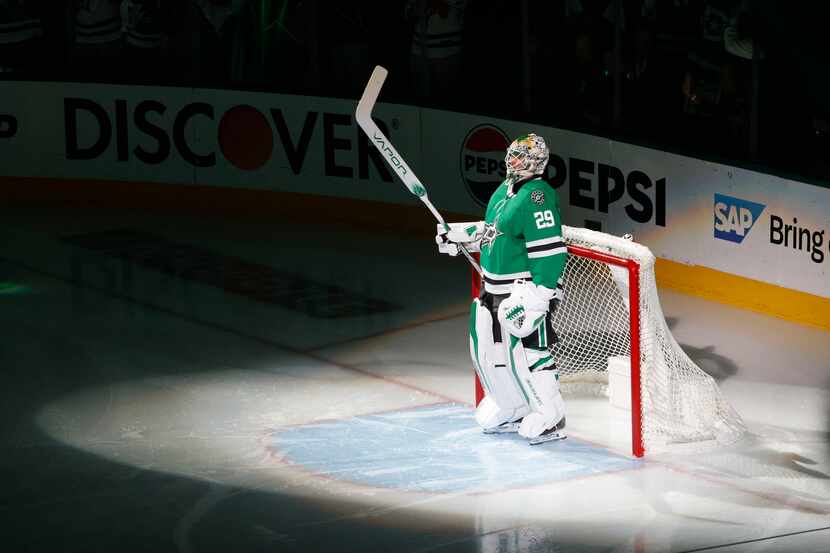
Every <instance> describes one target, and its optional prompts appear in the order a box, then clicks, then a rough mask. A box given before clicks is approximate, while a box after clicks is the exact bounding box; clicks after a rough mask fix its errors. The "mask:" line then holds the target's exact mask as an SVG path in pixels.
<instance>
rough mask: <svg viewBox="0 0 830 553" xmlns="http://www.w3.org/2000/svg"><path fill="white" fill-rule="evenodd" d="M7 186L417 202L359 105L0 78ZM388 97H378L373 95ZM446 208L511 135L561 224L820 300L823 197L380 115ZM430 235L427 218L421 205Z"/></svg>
mask: <svg viewBox="0 0 830 553" xmlns="http://www.w3.org/2000/svg"><path fill="white" fill-rule="evenodd" d="M0 90H1V91H2V97H3V99H4V102H3V105H2V106H0V161H1V162H2V169H0V171H2V173H3V174H4V175H7V176H35V177H52V178H58V179H96V180H114V181H134V182H159V183H167V184H171V185H187V184H199V185H209V186H219V187H233V188H249V189H260V190H263V189H264V190H279V191H291V192H300V193H307V194H314V195H324V196H334V197H348V198H357V199H364V200H369V201H381V202H388V203H398V204H409V205H417V204H418V203H419V202H418V199H417V198H415V197H414V196H412V195H411V194H410V193H409V192H408V191H407V190H406V189H405V188H404V186H403V185H402V184H401V183H400V182H399V181H398V180H397V179H396V177H395V176H394V175H393V173H392V172H391V170H390V169H389V167H388V166H387V165H386V164H385V162H384V160H383V158H382V157H381V155H380V153H379V152H378V151H377V150H376V149H375V148H374V147H373V145H372V144H371V143H370V142H369V141H368V140H367V138H366V137H365V136H364V135H363V133H362V132H361V131H360V130H359V128H358V127H357V125H356V123H355V121H354V110H355V107H356V104H357V99H355V100H354V101H349V100H335V99H328V98H316V97H300V96H289V95H280V94H266V93H253V92H239V91H222V90H208V89H185V88H160V87H140V86H113V85H95V86H92V85H75V84H59V83H16V82H4V83H0ZM381 99H382V94H381ZM374 115H375V119H376V121H377V122H378V125H379V127H380V128H381V130H382V131H383V132H384V133H385V134H386V135H387V136H388V137H389V139H390V141H391V142H392V144H393V145H394V147H395V148H396V149H397V150H398V152H400V154H401V155H402V156H403V157H404V158H405V160H406V162H407V163H408V164H409V166H410V167H411V168H412V169H413V170H414V171H415V173H416V174H417V175H418V176H419V177H420V179H421V181H422V182H423V184H424V185H425V187H426V189H427V191H428V194H429V198H430V200H431V201H432V202H433V203H434V204H435V206H436V207H437V208H438V209H439V210H441V211H444V212H447V213H455V214H462V216H464V217H467V216H469V218H470V219H475V218H478V217H481V215H482V214H483V211H484V205H485V204H486V201H487V198H489V196H490V194H491V193H492V191H493V189H494V188H495V187H496V186H498V185H499V183H500V182H501V180H502V179H503V177H504V151H505V148H506V147H507V145H508V144H509V142H510V141H511V140H512V138H514V137H515V136H518V135H519V134H524V133H527V132H536V133H537V134H540V135H542V136H544V137H545V139H546V140H547V142H548V144H549V146H550V149H551V156H550V163H549V166H548V169H547V173H546V175H545V177H546V179H547V180H548V181H549V182H550V184H551V185H552V186H553V187H554V188H556V190H557V191H558V193H559V195H560V198H561V205H562V217H563V221H564V222H565V223H566V224H569V225H572V226H587V227H590V228H594V229H599V230H603V231H605V232H610V233H613V234H625V233H631V234H633V235H634V236H635V239H636V240H638V241H639V242H642V243H643V244H645V245H647V246H649V247H650V248H651V249H652V251H654V253H655V254H656V255H657V256H658V257H661V258H664V259H670V260H673V261H678V262H681V263H686V264H691V265H700V266H703V267H708V268H712V269H716V270H720V271H723V272H727V273H731V274H735V275H738V276H743V277H747V278H751V279H755V280H759V281H763V282H768V283H771V284H776V285H780V286H783V287H785V288H791V289H794V290H799V291H803V292H808V293H811V294H814V295H818V296H822V297H825V298H830V269H829V268H830V237H828V234H829V233H830V189H826V188H821V187H817V186H814V185H810V184H805V183H801V182H797V181H792V180H787V179H782V178H778V177H773V176H769V175H765V174H762V173H757V172H753V171H748V170H744V169H737V168H734V167H730V166H726V165H721V164H716V163H710V162H706V161H701V160H697V159H693V158H688V157H683V156H679V155H674V154H669V153H666V152H661V151H658V150H652V149H648V148H643V147H639V146H633V145H630V144H625V143H621V142H615V141H612V140H608V139H604V138H599V137H595V136H591V135H587V134H580V133H575V132H570V131H564V130H561V129H554V128H549V127H544V126H539V125H534V124H532V123H523V122H515V121H506V120H497V119H490V118H485V117H480V116H471V115H465V114H458V113H452V112H444V111H437V110H429V109H420V108H414V107H411V106H400V105H391V104H378V106H377V107H376V109H375V112H374ZM424 218H425V225H426V226H429V225H430V224H431V215H430V214H429V212H428V211H427V210H426V209H425V210H424Z"/></svg>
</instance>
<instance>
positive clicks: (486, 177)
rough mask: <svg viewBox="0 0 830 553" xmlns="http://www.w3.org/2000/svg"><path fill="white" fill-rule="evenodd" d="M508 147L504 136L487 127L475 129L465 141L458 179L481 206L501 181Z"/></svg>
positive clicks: (491, 127) (485, 203) (498, 130)
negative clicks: (461, 180)
mask: <svg viewBox="0 0 830 553" xmlns="http://www.w3.org/2000/svg"><path fill="white" fill-rule="evenodd" d="M509 145H510V140H509V139H508V138H507V134H506V133H505V132H504V131H503V130H501V129H500V128H498V127H496V126H495V125H490V124H483V125H478V126H477V127H474V128H473V129H472V130H471V131H470V132H469V133H467V136H466V137H465V138H464V142H463V143H462V145H461V160H460V166H461V178H462V179H463V181H464V185H465V186H466V187H467V191H468V192H469V193H470V196H472V198H473V199H474V200H475V201H476V202H478V203H479V204H480V205H482V206H486V205H487V202H488V201H489V200H490V196H492V195H493V192H494V191H495V190H496V188H498V186H499V185H500V184H501V183H502V181H503V180H504V177H505V166H504V153H505V151H506V150H507V147H508V146H509Z"/></svg>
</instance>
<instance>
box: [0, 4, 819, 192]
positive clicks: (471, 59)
mask: <svg viewBox="0 0 830 553" xmlns="http://www.w3.org/2000/svg"><path fill="white" fill-rule="evenodd" d="M828 4H830V3H828V2H823V1H822V2H813V1H808V0H789V1H786V2H785V1H783V0H363V1H321V0H0V78H4V79H7V80H40V81H72V82H77V81H80V82H102V83H129V84H148V85H171V86H195V87H215V88H226V89H246V90H258V91H273V92H281V93H291V94H304V95H315V96H329V97H342V98H351V99H357V98H358V97H359V96H360V93H361V91H362V89H363V86H364V84H365V81H366V79H367V77H368V75H369V73H370V72H371V68H372V67H373V66H374V65H375V64H382V65H384V66H386V67H387V68H389V69H390V78H389V80H388V81H387V85H386V87H385V88H384V92H383V97H382V99H381V100H382V101H385V102H396V103H405V104H411V105H419V106H426V107H433V108H440V109H449V110H455V111H461V112H466V113H475V114H483V115H490V116H496V117H504V118H510V119H516V120H522V121H527V122H530V123H533V124H539V125H547V126H555V127H560V128H565V129H573V130H577V131H582V132H588V133H592V134H595V135H600V136H607V137H611V138H616V139H620V140H625V141H629V142H633V143H637V144H642V145H646V146H651V147H655V148H659V149H662V150H668V151H675V152H678V153H683V154H688V155H693V156H697V157H702V158H705V159H712V160H716V161H723V162H726V163H732V164H737V165H743V166H749V167H753V168H758V169H760V170H765V171H767V172H772V173H777V174H782V175H784V176H790V177H793V178H799V179H803V180H810V181H813V182H818V183H827V182H828V181H830V156H828V153H830V148H828V146H830V76H828V67H829V66H830V63H828V62H830V47H828V46H827V34H828V21H829V20H830V19H828V15H830V6H828Z"/></svg>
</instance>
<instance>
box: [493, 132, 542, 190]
mask: <svg viewBox="0 0 830 553" xmlns="http://www.w3.org/2000/svg"><path fill="white" fill-rule="evenodd" d="M549 156H550V153H549V152H548V146H547V144H545V139H544V138H542V137H541V136H538V135H535V134H533V133H530V134H527V135H524V136H520V137H519V138H517V139H516V140H514V141H513V143H512V144H510V146H508V148H507V155H506V156H505V157H504V163H505V165H506V166H507V178H509V179H511V180H514V181H516V180H519V179H523V178H527V177H533V176H536V175H541V174H542V173H544V172H545V167H546V166H547V164H548V157H549Z"/></svg>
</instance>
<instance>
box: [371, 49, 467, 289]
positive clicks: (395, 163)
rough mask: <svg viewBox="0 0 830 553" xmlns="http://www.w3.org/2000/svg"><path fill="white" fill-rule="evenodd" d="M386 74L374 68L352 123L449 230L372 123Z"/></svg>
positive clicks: (424, 191)
mask: <svg viewBox="0 0 830 553" xmlns="http://www.w3.org/2000/svg"><path fill="white" fill-rule="evenodd" d="M388 74H389V72H388V71H387V70H386V69H384V68H383V67H381V66H380V65H378V66H375V69H374V71H372V75H371V77H369V82H368V83H366V88H365V89H364V91H363V95H362V96H361V97H360V101H359V102H358V103H357V110H356V111H355V119H356V120H357V124H358V125H359V126H360V128H361V129H362V130H363V132H364V133H366V136H367V137H369V141H370V142H371V143H372V144H374V146H375V148H377V149H378V150H379V151H380V153H381V154H382V155H383V159H384V161H386V163H387V164H388V165H389V166H390V167H391V168H392V169H393V170H394V171H395V174H396V175H398V178H400V179H401V181H402V182H403V183H404V185H405V186H406V188H407V189H408V190H409V191H410V192H411V193H412V194H414V195H415V196H417V197H418V198H420V200H421V201H422V202H423V203H424V205H426V206H427V209H429V211H430V212H431V213H432V214H433V216H435V219H436V220H437V221H438V223H439V224H440V225H441V226H442V227H444V229H445V230H449V227H448V226H447V223H445V222H444V218H443V217H441V214H440V213H439V212H438V210H437V209H435V206H434V205H432V202H430V201H429V196H428V195H427V189H426V187H425V186H424V185H423V184H422V183H421V181H420V180H419V179H418V177H417V176H416V175H415V172H414V171H413V170H412V169H411V168H410V167H409V165H407V163H406V161H405V160H404V158H403V156H402V155H400V154H399V153H398V151H397V150H396V149H395V147H394V146H393V145H392V143H391V142H390V141H389V139H388V138H386V136H385V135H384V134H383V133H382V132H381V130H380V129H379V128H378V126H377V124H376V123H375V122H374V120H373V119H372V110H373V109H374V107H375V103H376V102H377V99H378V95H379V94H380V89H381V88H382V87H383V82H384V81H385V80H386V76H387V75H388ZM458 247H459V249H460V250H461V253H463V254H464V257H466V258H467V260H468V261H469V262H470V264H471V265H472V266H473V268H474V269H475V270H476V271H478V274H482V273H481V267H480V266H479V264H478V263H477V262H476V260H475V259H473V256H472V255H470V252H469V251H467V248H465V247H464V246H463V245H461V244H459V245H458Z"/></svg>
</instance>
